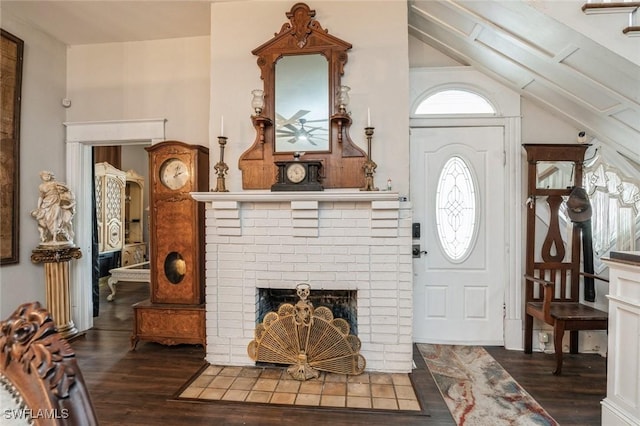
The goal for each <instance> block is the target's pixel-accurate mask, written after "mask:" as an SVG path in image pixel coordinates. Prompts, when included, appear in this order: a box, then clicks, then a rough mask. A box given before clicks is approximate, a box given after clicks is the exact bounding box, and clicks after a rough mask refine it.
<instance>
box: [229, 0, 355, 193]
mask: <svg viewBox="0 0 640 426" xmlns="http://www.w3.org/2000/svg"><path fill="white" fill-rule="evenodd" d="M315 14H316V12H315V10H312V9H310V8H309V6H307V5H306V4H305V3H296V4H295V5H293V7H292V8H291V10H290V11H289V12H287V13H286V16H287V18H288V19H289V22H286V23H284V24H283V25H282V27H281V28H280V31H279V32H277V33H275V35H274V37H273V38H271V39H270V40H269V41H267V42H266V43H264V44H262V45H261V46H259V47H257V48H256V49H254V50H253V51H252V52H251V53H252V54H254V55H256V56H257V57H258V59H257V63H258V67H259V68H260V78H261V79H262V80H263V82H264V99H265V104H264V108H263V109H262V112H261V113H260V114H256V115H252V116H251V121H252V123H253V126H254V128H255V130H256V139H255V141H254V142H253V145H252V146H251V147H250V148H249V149H247V150H246V151H245V152H244V153H243V154H242V155H241V156H240V159H239V161H238V167H239V169H240V170H241V171H242V188H243V189H268V188H270V187H271V185H272V184H273V183H275V182H276V173H277V167H276V166H275V164H274V162H275V161H287V160H293V156H292V154H291V153H290V152H288V153H276V152H275V136H276V135H275V126H274V123H275V96H274V94H275V69H276V62H277V61H278V59H280V58H281V57H283V56H285V55H287V56H289V55H308V54H317V53H319V54H321V55H323V56H324V57H325V58H327V60H328V62H329V68H328V69H329V94H328V96H329V108H330V109H331V110H332V111H334V113H333V114H332V115H331V117H328V119H329V151H328V152H309V153H307V154H305V155H304V157H303V158H304V160H319V161H321V162H322V165H323V173H322V175H323V180H322V184H323V186H324V187H325V188H358V187H362V186H363V185H364V172H363V166H364V163H365V161H366V159H367V158H366V157H367V156H366V153H365V152H364V151H363V150H362V149H360V148H359V147H358V146H357V145H355V144H354V143H353V141H352V140H351V137H350V136H349V128H350V126H351V117H350V116H349V114H348V113H345V112H340V111H339V110H338V108H337V106H336V94H337V92H338V88H339V87H340V79H341V77H342V75H343V74H344V66H345V64H346V63H347V59H348V55H347V50H349V49H351V47H352V46H351V44H350V43H347V42H346V41H344V40H341V39H339V38H337V37H334V36H332V35H330V34H329V32H328V30H326V29H324V28H322V26H321V25H320V23H319V22H318V21H316V20H315V19H314V16H315Z"/></svg>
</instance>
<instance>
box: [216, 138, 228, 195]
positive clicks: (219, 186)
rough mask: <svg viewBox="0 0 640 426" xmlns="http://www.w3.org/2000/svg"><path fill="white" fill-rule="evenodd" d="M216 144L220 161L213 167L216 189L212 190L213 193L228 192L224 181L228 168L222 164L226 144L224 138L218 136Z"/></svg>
mask: <svg viewBox="0 0 640 426" xmlns="http://www.w3.org/2000/svg"><path fill="white" fill-rule="evenodd" d="M218 144H219V145H220V161H218V162H217V163H216V165H215V166H214V167H213V168H214V169H215V171H216V174H217V175H218V178H217V179H216V189H214V190H213V192H229V190H228V189H227V187H226V185H225V181H224V179H225V176H226V174H227V172H228V171H229V166H227V164H226V163H225V162H224V146H225V145H226V144H227V138H226V136H218Z"/></svg>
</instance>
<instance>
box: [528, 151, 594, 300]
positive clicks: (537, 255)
mask: <svg viewBox="0 0 640 426" xmlns="http://www.w3.org/2000/svg"><path fill="white" fill-rule="evenodd" d="M523 146H524V148H525V150H526V152H527V163H528V164H527V193H528V197H529V199H528V201H527V203H528V207H529V208H528V209H527V239H526V256H525V270H526V275H529V276H532V277H536V278H540V279H542V280H546V281H551V282H553V283H554V284H555V293H554V298H553V301H556V302H579V301H580V254H581V247H580V230H579V229H578V228H576V227H575V226H573V227H572V228H571V230H570V231H569V235H568V236H567V240H569V243H565V241H564V239H563V238H562V233H561V231H560V209H561V207H562V205H563V203H564V198H566V197H568V196H569V194H570V193H571V190H572V188H574V187H579V186H581V185H582V172H583V161H584V160H583V159H584V154H585V151H586V149H587V146H586V145H577V144H562V145H560V144H525V145H523ZM554 162H557V163H558V164H562V163H566V164H573V168H572V173H571V182H570V185H571V186H564V187H563V186H561V185H558V187H547V186H545V185H542V186H541V185H540V178H541V176H540V170H539V169H538V163H541V164H546V165H552V164H554ZM550 169H554V167H550ZM567 183H568V182H567ZM543 203H544V204H546V206H545V207H546V209H542V210H547V211H548V212H549V217H548V220H549V222H548V224H547V226H545V227H543V228H540V229H539V225H541V224H542V221H540V220H539V219H538V218H537V214H536V205H537V204H543ZM542 299H543V291H542V288H541V284H539V283H535V282H533V281H531V280H526V287H525V301H527V302H531V301H542Z"/></svg>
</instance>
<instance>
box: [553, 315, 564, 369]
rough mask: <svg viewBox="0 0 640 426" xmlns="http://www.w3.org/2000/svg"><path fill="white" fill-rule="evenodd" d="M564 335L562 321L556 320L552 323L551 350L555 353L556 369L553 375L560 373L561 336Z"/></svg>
mask: <svg viewBox="0 0 640 426" xmlns="http://www.w3.org/2000/svg"><path fill="white" fill-rule="evenodd" d="M563 337H564V322H562V321H556V323H555V324H554V325H553V350H554V352H555V355H556V371H554V372H553V374H554V375H556V376H559V375H561V374H562V338H563Z"/></svg>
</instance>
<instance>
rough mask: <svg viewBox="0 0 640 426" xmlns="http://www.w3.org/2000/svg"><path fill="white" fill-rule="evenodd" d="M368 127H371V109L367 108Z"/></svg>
mask: <svg viewBox="0 0 640 426" xmlns="http://www.w3.org/2000/svg"><path fill="white" fill-rule="evenodd" d="M367 127H371V109H369V108H367Z"/></svg>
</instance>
